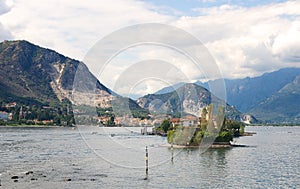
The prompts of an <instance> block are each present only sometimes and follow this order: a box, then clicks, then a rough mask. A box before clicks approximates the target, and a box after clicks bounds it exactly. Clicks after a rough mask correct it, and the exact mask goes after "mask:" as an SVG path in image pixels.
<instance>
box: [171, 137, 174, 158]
mask: <svg viewBox="0 0 300 189" xmlns="http://www.w3.org/2000/svg"><path fill="white" fill-rule="evenodd" d="M173 150H174V149H173V142H172V144H171V152H172V158H171V161H172V163H173V157H174V151H173Z"/></svg>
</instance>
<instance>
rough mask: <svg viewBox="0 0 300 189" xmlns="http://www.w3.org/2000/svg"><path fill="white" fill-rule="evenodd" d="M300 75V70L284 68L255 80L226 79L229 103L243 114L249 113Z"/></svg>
mask: <svg viewBox="0 0 300 189" xmlns="http://www.w3.org/2000/svg"><path fill="white" fill-rule="evenodd" d="M298 75H300V68H284V69H281V70H278V71H275V72H271V73H265V74H263V75H262V76H259V77H254V78H249V77H248V78H244V79H235V80H228V79H226V80H225V84H226V93H227V102H228V103H229V104H232V105H234V106H235V107H236V108H237V109H238V110H240V111H242V112H249V111H250V110H251V109H253V108H255V107H256V106H257V105H258V104H259V103H261V102H262V101H264V100H266V99H267V98H270V97H271V96H272V95H274V94H276V93H277V92H278V91H279V90H281V89H282V88H283V87H284V86H286V85H287V84H289V83H291V82H293V81H294V79H295V78H296V76H298Z"/></svg>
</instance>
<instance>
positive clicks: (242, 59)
mask: <svg viewBox="0 0 300 189" xmlns="http://www.w3.org/2000/svg"><path fill="white" fill-rule="evenodd" d="M199 1H202V3H204V2H207V3H209V2H214V0H199ZM299 10H300V2H299V1H287V2H284V3H272V4H267V5H263V6H256V7H251V8H247V7H241V6H236V5H232V4H231V5H227V4H225V5H221V6H218V7H209V8H198V7H194V9H193V11H195V13H198V15H200V16H180V17H176V16H178V15H182V12H176V10H174V9H171V8H170V9H168V7H162V6H156V5H153V4H150V3H147V2H144V1H138V0H114V1H108V0H102V1H93V0H86V1H81V0H74V1H60V0H53V1H46V2H45V1H44V2H41V1H38V0H28V1H22V0H15V1H10V2H8V1H1V0H0V14H1V15H0V40H4V39H11V38H14V39H26V40H29V41H31V42H33V43H35V44H38V45H41V46H44V47H48V48H51V49H54V50H57V51H58V52H60V53H63V54H65V55H67V56H69V57H72V58H77V59H79V60H82V59H83V58H84V55H85V54H86V53H87V51H88V50H89V49H90V48H91V47H92V46H93V45H94V44H95V43H96V42H97V41H98V40H100V39H101V38H102V37H104V36H106V35H108V34H110V33H111V32H113V31H115V30H117V29H120V28H123V27H125V26H130V25H133V24H138V23H149V22H158V23H169V24H171V25H173V26H177V27H179V28H182V29H184V30H185V31H187V32H190V33H191V34H193V35H194V36H196V37H197V38H198V39H200V41H202V42H203V43H204V44H205V46H206V47H207V48H208V50H209V51H210V52H211V54H212V55H213V57H214V58H215V60H216V62H217V64H218V66H219V68H220V70H221V72H222V73H223V75H224V76H225V77H227V78H240V77H246V76H256V75H260V74H262V73H263V72H266V71H272V70H275V69H279V68H282V67H287V66H289V67H290V66H300V65H299V63H300V56H299V54H300V38H299V36H300V12H299ZM167 35H168V37H170V38H172V37H173V34H172V33H167ZM174 41H177V43H182V42H184V41H182V40H180V38H178V37H176V36H175V38H174ZM181 45H186V44H184V43H182V44H181ZM123 58H124V59H123V60H121V59H120V58H119V59H116V60H118V61H123V62H122V64H116V65H114V64H112V65H111V68H110V69H111V71H112V72H114V74H111V73H109V74H108V76H107V77H108V78H109V77H110V78H112V81H110V82H111V84H113V81H114V80H117V79H118V74H122V70H124V69H125V70H126V68H128V67H130V65H131V64H132V62H131V63H130V61H131V60H132V59H130V60H126V56H123ZM127 58H128V57H127ZM135 58H136V61H137V62H138V61H142V60H147V59H160V60H163V61H166V62H169V63H172V64H173V65H174V66H175V67H178V68H180V69H181V70H182V72H183V73H184V75H188V76H189V77H190V79H191V80H194V79H197V74H198V73H199V72H195V69H193V67H192V66H190V64H189V63H187V62H188V61H186V59H185V58H184V57H180V56H177V55H176V56H174V52H173V53H172V52H169V51H166V50H162V49H157V48H154V49H152V50H151V49H148V50H144V51H139V52H136V54H135ZM116 60H115V61H116ZM88 66H89V67H90V69H92V71H93V67H92V66H93V65H88ZM198 77H199V78H200V77H202V78H203V77H204V76H203V74H202V75H201V76H200V75H199V76H198ZM100 81H101V78H100ZM144 83H145V85H146V86H144V89H143V90H140V89H141V88H142V87H140V88H139V89H136V91H138V92H137V93H142V92H143V91H144V92H147V93H149V91H151V90H158V89H159V88H158V87H160V86H161V85H162V84H159V85H157V88H156V89H155V88H153V86H154V84H153V81H152V80H151V82H144ZM109 85H110V84H109V83H108V87H110V88H112V87H113V86H109ZM150 85H151V86H150ZM153 92H154V91H153Z"/></svg>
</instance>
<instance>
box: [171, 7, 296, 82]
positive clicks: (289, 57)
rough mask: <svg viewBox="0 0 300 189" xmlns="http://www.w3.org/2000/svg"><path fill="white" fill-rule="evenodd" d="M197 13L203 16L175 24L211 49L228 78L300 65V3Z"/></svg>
mask: <svg viewBox="0 0 300 189" xmlns="http://www.w3.org/2000/svg"><path fill="white" fill-rule="evenodd" d="M195 10H197V11H200V12H199V14H200V15H202V16H198V17H181V18H180V19H179V20H178V21H177V22H176V23H175V24H176V26H178V27H182V28H184V29H185V30H187V31H190V32H191V33H192V34H194V35H195V36H197V37H198V38H199V39H200V40H201V41H202V42H203V43H204V44H205V45H206V46H207V47H208V49H209V51H210V52H211V53H212V55H213V56H214V58H215V59H216V61H217V62H218V65H219V67H220V69H221V71H222V72H223V74H224V76H225V77H229V78H240V77H246V76H256V75H260V74H262V73H263V72H266V71H272V70H275V69H279V68H282V67H287V66H297V67H299V66H300V57H299V52H300V45H299V44H300V43H299V40H300V38H299V36H300V35H299V34H300V27H299V22H300V12H299V11H298V10H300V2H299V1H288V2H285V3H277V4H271V5H264V6H258V7H253V8H245V7H238V6H231V5H222V6H220V7H211V8H205V9H196V8H195Z"/></svg>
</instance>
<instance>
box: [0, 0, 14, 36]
mask: <svg viewBox="0 0 300 189" xmlns="http://www.w3.org/2000/svg"><path fill="white" fill-rule="evenodd" d="M9 11H10V6H9V5H8V4H7V2H6V1H5V0H0V16H1V15H2V14H5V13H7V12H9ZM7 39H12V35H11V33H10V32H9V31H8V30H6V29H5V28H4V27H3V25H2V23H1V22H0V41H3V40H7Z"/></svg>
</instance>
